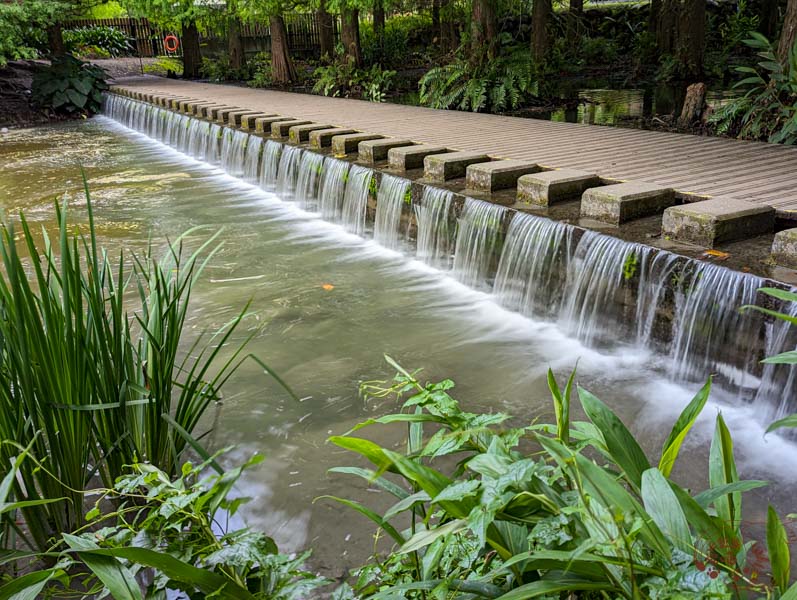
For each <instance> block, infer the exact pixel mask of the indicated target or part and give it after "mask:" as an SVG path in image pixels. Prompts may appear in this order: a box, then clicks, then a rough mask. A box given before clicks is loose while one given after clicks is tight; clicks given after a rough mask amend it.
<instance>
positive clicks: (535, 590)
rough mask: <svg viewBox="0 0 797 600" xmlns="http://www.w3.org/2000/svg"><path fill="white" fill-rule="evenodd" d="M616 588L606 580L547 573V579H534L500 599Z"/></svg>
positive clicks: (522, 598)
mask: <svg viewBox="0 0 797 600" xmlns="http://www.w3.org/2000/svg"><path fill="white" fill-rule="evenodd" d="M611 589H614V585H612V584H611V583H606V582H604V581H591V580H589V579H581V578H580V577H574V576H572V575H567V574H566V573H555V572H554V573H547V574H546V579H540V580H539V581H533V582H531V583H527V584H525V585H521V586H520V587H517V588H515V589H514V590H512V591H511V592H509V593H506V594H504V595H503V596H499V597H498V600H526V599H527V598H538V597H540V596H548V595H554V594H559V593H561V592H587V591H601V590H611Z"/></svg>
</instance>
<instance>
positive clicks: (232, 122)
mask: <svg viewBox="0 0 797 600" xmlns="http://www.w3.org/2000/svg"><path fill="white" fill-rule="evenodd" d="M257 114H260V113H258V112H257V111H254V110H236V111H234V112H231V113H229V114H228V115H227V124H228V125H229V126H230V127H240V126H241V118H242V117H243V116H244V115H257Z"/></svg>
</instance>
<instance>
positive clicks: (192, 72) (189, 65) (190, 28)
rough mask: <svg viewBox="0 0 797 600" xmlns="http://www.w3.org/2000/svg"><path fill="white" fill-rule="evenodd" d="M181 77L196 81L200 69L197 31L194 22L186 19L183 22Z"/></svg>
mask: <svg viewBox="0 0 797 600" xmlns="http://www.w3.org/2000/svg"><path fill="white" fill-rule="evenodd" d="M181 38H182V40H183V77H185V78H186V79H198V78H199V76H200V75H201V69H202V49H201V47H200V44H199V29H198V28H197V26H196V21H194V20H192V19H187V20H185V21H183V26H182V35H181Z"/></svg>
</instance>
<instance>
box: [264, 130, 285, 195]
mask: <svg viewBox="0 0 797 600" xmlns="http://www.w3.org/2000/svg"><path fill="white" fill-rule="evenodd" d="M281 157H282V144H280V143H279V142H275V141H274V140H268V141H267V142H266V147H265V149H264V150H263V160H262V161H260V187H261V188H263V189H264V190H266V191H268V192H273V191H274V190H276V189H277V177H278V176H279V168H280V158H281Z"/></svg>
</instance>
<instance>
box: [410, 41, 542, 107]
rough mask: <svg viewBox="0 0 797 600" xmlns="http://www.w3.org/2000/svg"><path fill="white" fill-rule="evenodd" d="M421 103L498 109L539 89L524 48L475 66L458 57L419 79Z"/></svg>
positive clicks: (521, 99)
mask: <svg viewBox="0 0 797 600" xmlns="http://www.w3.org/2000/svg"><path fill="white" fill-rule="evenodd" d="M420 92H421V103H422V104H424V105H426V106H430V107H432V108H445V109H452V108H453V109H458V110H470V111H472V112H481V111H486V112H493V113H496V112H501V111H505V110H512V109H515V108H518V107H519V106H520V105H521V103H522V102H523V101H525V100H527V99H528V98H529V97H530V96H534V95H536V94H537V93H538V86H537V79H536V77H535V76H534V74H533V70H532V63H531V59H530V56H529V53H528V51H527V50H525V49H523V50H515V51H513V52H511V53H509V54H507V55H504V56H500V57H498V58H496V59H494V60H491V61H487V62H484V63H482V64H481V65H476V66H474V65H473V64H471V63H470V62H469V61H467V60H464V59H462V58H458V59H456V60H454V61H453V62H451V63H449V64H447V65H444V66H441V67H435V68H434V69H431V70H430V71H428V72H427V73H426V74H425V75H424V76H423V77H422V78H421V80H420Z"/></svg>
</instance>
